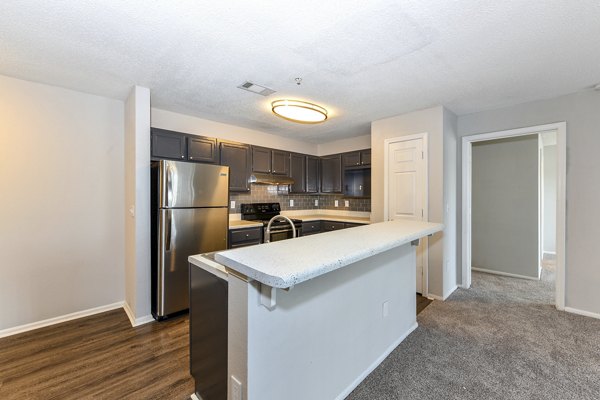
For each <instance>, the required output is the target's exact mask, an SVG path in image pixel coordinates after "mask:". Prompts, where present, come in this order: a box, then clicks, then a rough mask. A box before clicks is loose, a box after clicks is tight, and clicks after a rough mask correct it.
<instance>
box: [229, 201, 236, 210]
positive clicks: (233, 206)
mask: <svg viewBox="0 0 600 400" xmlns="http://www.w3.org/2000/svg"><path fill="white" fill-rule="evenodd" d="M230 207H231V208H235V200H231V205H230Z"/></svg>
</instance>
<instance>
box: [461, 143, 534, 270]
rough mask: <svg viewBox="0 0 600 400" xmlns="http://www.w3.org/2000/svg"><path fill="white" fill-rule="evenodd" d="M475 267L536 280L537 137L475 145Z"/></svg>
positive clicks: (473, 221)
mask: <svg viewBox="0 0 600 400" xmlns="http://www.w3.org/2000/svg"><path fill="white" fill-rule="evenodd" d="M472 154H473V159H472V171H473V172H472V174H473V175H472V177H473V178H472V179H473V182H472V246H471V247H472V266H473V268H481V269H485V270H490V271H494V272H500V273H508V274H513V275H521V276H527V277H531V278H537V277H538V265H539V261H538V249H539V248H538V219H539V218H538V215H539V213H538V174H539V169H538V168H539V158H538V135H531V136H523V137H517V138H510V139H501V140H489V141H485V142H479V143H474V144H473V153H472Z"/></svg>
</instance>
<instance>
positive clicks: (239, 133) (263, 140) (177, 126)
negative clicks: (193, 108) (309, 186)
mask: <svg viewBox="0 0 600 400" xmlns="http://www.w3.org/2000/svg"><path fill="white" fill-rule="evenodd" d="M151 119H152V126H153V127H154V128H162V129H168V130H173V131H178V132H185V133H190V134H194V135H200V136H210V137H216V138H219V139H224V140H232V141H236V142H241V143H248V144H253V145H256V146H265V147H271V148H275V149H280V150H288V151H294V152H298V153H305V154H313V155H316V154H317V145H316V144H314V143H307V142H302V141H300V140H294V139H289V138H284V137H282V136H276V135H271V134H269V133H264V132H260V131H256V130H253V129H248V128H242V127H239V126H235V125H228V124H222V123H220V122H214V121H210V120H207V119H202V118H198V117H193V116H190V115H185V114H178V113H174V112H171V111H165V110H160V109H158V108H152V118H151Z"/></svg>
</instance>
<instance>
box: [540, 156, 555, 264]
mask: <svg viewBox="0 0 600 400" xmlns="http://www.w3.org/2000/svg"><path fill="white" fill-rule="evenodd" d="M543 164H544V165H543V167H544V170H543V177H544V188H543V190H544V191H543V196H544V210H543V218H544V235H543V241H544V243H543V250H544V252H548V253H555V252H556V145H552V146H544V162H543Z"/></svg>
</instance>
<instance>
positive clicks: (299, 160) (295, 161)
mask: <svg viewBox="0 0 600 400" xmlns="http://www.w3.org/2000/svg"><path fill="white" fill-rule="evenodd" d="M306 158H307V156H305V155H304V154H294V153H292V154H291V155H290V178H292V179H293V180H294V184H293V185H290V193H306Z"/></svg>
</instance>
